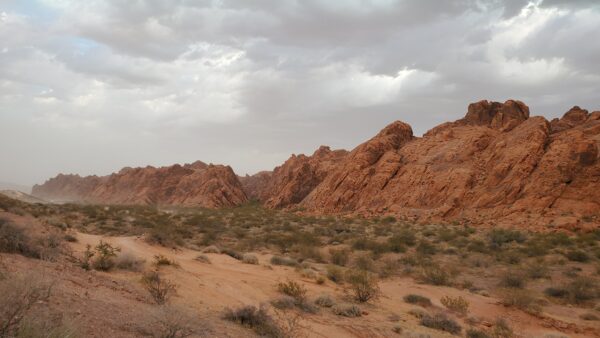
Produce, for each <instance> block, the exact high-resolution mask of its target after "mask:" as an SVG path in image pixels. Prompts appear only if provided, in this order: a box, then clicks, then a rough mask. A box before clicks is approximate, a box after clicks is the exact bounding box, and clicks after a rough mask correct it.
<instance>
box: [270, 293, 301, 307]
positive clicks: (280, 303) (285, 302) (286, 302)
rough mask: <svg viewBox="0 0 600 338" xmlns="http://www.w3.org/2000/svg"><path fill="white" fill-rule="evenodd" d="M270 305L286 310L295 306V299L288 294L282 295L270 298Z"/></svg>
mask: <svg viewBox="0 0 600 338" xmlns="http://www.w3.org/2000/svg"><path fill="white" fill-rule="evenodd" d="M271 305H273V307H275V308H277V309H280V310H287V309H291V308H293V307H295V306H296V299H294V297H290V296H282V297H279V298H277V299H274V300H272V301H271Z"/></svg>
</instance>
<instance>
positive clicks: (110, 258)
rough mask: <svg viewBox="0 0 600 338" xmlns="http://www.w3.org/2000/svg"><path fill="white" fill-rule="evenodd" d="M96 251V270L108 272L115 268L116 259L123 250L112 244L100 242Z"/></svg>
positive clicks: (94, 262)
mask: <svg viewBox="0 0 600 338" xmlns="http://www.w3.org/2000/svg"><path fill="white" fill-rule="evenodd" d="M94 251H95V253H96V254H95V256H96V258H95V259H94V261H93V262H92V266H93V267H94V269H96V270H101V271H108V270H110V269H112V268H113V267H114V266H115V261H114V258H115V257H117V252H120V251H121V248H118V247H114V246H112V245H111V244H110V243H107V242H104V241H102V240H100V243H98V245H96V247H95V248H94Z"/></svg>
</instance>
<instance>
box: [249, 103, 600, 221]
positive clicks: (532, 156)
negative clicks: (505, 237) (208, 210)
mask: <svg viewBox="0 0 600 338" xmlns="http://www.w3.org/2000/svg"><path fill="white" fill-rule="evenodd" d="M599 147H600V112H593V113H591V114H590V113H589V112H588V111H586V110H583V109H581V108H579V107H574V108H572V109H571V110H570V111H569V112H567V113H566V114H565V115H564V116H563V117H562V118H561V119H555V120H553V121H551V122H549V121H547V120H546V119H544V118H543V117H531V118H530V117H529V108H528V107H527V106H526V105H525V104H524V103H523V102H520V101H515V100H508V101H506V102H505V103H500V102H488V101H480V102H476V103H473V104H471V105H469V107H468V110H467V113H466V115H465V117H464V118H462V119H460V120H458V121H455V122H448V123H444V124H442V125H439V126H437V127H435V128H433V129H431V130H430V131H428V132H427V133H426V134H425V135H424V136H423V137H415V136H414V135H413V132H412V129H411V127H410V126H409V125H408V124H406V123H403V122H400V121H396V122H394V123H392V124H390V125H389V126H387V127H385V128H384V129H383V130H382V131H381V132H380V133H379V134H377V135H376V136H375V137H373V138H372V139H370V140H368V141H367V142H365V143H363V144H361V145H359V146H358V147H356V148H355V149H354V150H352V151H351V152H350V153H346V152H343V151H341V152H339V153H337V154H336V155H335V156H332V155H327V156H324V155H325V154H329V152H330V151H329V149H327V148H321V149H319V150H318V151H317V152H316V153H315V154H314V155H313V156H310V157H307V156H304V155H300V156H292V157H291V158H290V159H289V160H288V161H286V162H285V163H284V164H283V165H282V166H281V167H278V168H276V169H275V170H274V171H273V173H272V174H270V176H269V175H266V174H262V175H263V176H262V177H261V180H262V181H263V183H265V182H266V184H264V185H263V188H262V190H259V191H258V192H256V190H253V191H255V192H256V196H259V198H260V199H261V200H262V201H264V203H265V205H266V206H268V207H272V208H277V207H299V209H301V210H306V211H307V212H311V213H318V214H329V213H346V212H347V213H353V214H363V215H382V214H392V215H398V216H401V217H407V218H409V219H420V220H423V219H426V220H427V219H429V220H434V219H445V220H460V219H470V220H478V221H482V222H485V221H486V220H489V221H493V222H496V221H498V220H504V221H506V222H513V223H514V224H520V223H523V224H525V223H526V224H529V225H533V224H535V225H541V226H548V225H557V226H565V225H568V226H573V225H578V224H579V225H581V223H582V222H583V223H589V224H598V222H600V161H599V160H598V156H599V155H598V149H599ZM257 179H258V178H254V177H250V178H247V181H252V180H255V181H256V180H257ZM246 186H247V185H246ZM256 186H258V185H256ZM253 189H255V188H253ZM586 220H587V221H586Z"/></svg>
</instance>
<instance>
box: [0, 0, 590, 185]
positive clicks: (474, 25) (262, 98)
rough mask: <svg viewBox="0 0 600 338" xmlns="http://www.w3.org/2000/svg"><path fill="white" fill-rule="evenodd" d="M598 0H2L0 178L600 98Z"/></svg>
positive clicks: (82, 170) (273, 153)
mask: <svg viewBox="0 0 600 338" xmlns="http://www.w3.org/2000/svg"><path fill="white" fill-rule="evenodd" d="M599 60H600V1H596V0H592V1H577V0H572V1H567V0H564V1H563V0H544V1H539V0H538V1H521V0H504V1H503V0H490V1H485V0H446V1H438V0H415V1H411V0H345V1H337V0H335V1H334V0H304V1H301V0H272V1H266V0H244V1H239V0H238V1H235V0H218V1H217V0H196V1H194V0H147V1H144V0H127V1H124V0H86V1H80V0H0V159H1V162H0V163H1V164H2V165H0V181H1V182H11V183H14V184H21V185H32V184H35V183H42V182H44V181H45V180H46V179H47V178H49V177H52V176H55V175H56V174H58V173H77V174H81V175H90V174H97V175H106V174H109V173H111V172H114V171H118V170H119V169H120V168H122V167H126V166H131V167H135V166H146V165H153V166H164V165H171V164H174V163H190V162H193V161H196V160H202V161H204V162H207V163H221V164H228V165H231V166H232V168H233V169H234V170H235V172H236V173H237V174H239V175H245V174H253V173H255V172H258V171H260V170H271V169H272V168H273V167H275V166H276V165H279V164H281V163H282V162H283V161H285V160H286V159H287V158H288V157H289V156H290V155H291V154H299V153H305V154H311V153H312V152H313V151H314V150H315V149H316V148H318V146H319V145H329V146H331V147H332V148H345V149H352V148H354V147H355V146H356V145H358V144H360V143H361V142H363V141H365V140H367V139H368V138H370V137H372V136H373V135H375V134H376V133H377V132H378V131H379V130H381V129H382V128H383V127H385V126H386V125H387V124H389V123H391V122H393V121H395V120H401V121H404V122H407V123H409V124H410V125H411V126H412V127H413V130H414V133H415V134H416V135H421V134H423V133H424V132H426V131H427V130H429V129H431V128H433V127H434V126H436V125H438V124H440V123H442V122H445V121H452V120H456V119H458V118H461V117H462V116H464V114H465V112H466V109H467V105H468V104H469V103H471V102H475V101H479V100H481V99H488V100H495V101H502V102H503V101H505V100H507V99H511V98H512V99H519V100H522V101H524V102H525V103H526V104H528V105H529V107H530V109H531V113H532V115H543V116H545V117H547V118H548V119H551V118H554V117H559V116H562V114H564V112H566V111H567V110H568V109H569V108H570V107H572V106H574V105H579V106H581V107H582V108H585V109H588V110H590V111H593V110H600V95H599V93H600V62H599Z"/></svg>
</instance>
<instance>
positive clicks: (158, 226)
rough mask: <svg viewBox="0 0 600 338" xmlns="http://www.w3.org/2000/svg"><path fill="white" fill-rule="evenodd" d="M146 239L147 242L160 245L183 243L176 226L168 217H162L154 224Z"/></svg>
mask: <svg viewBox="0 0 600 338" xmlns="http://www.w3.org/2000/svg"><path fill="white" fill-rule="evenodd" d="M146 240H147V241H148V242H149V243H154V244H159V245H162V246H167V247H168V246H177V245H183V238H182V236H181V234H180V233H179V232H178V231H177V228H176V227H175V226H174V225H173V224H172V223H171V221H169V220H168V219H163V220H161V221H160V222H157V223H155V224H154V226H153V227H152V228H151V229H150V231H149V233H148V235H147V237H146Z"/></svg>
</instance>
